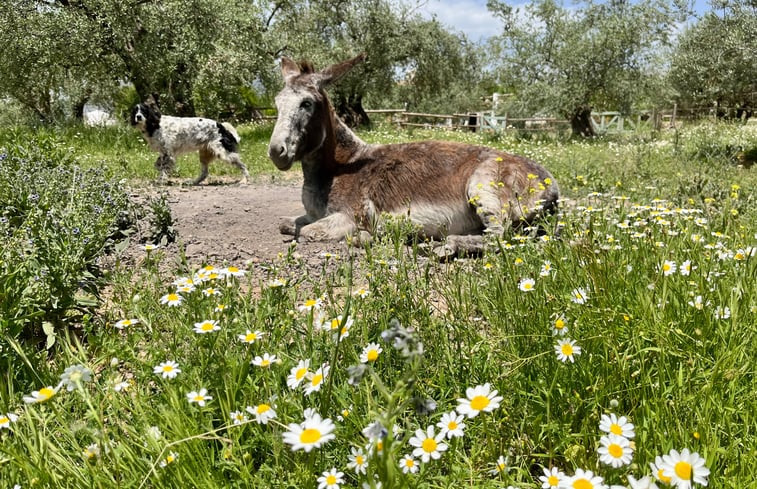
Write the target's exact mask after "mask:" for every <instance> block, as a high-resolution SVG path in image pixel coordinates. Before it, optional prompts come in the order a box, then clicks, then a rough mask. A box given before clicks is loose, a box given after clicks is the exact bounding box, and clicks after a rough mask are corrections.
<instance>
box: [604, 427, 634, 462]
mask: <svg viewBox="0 0 757 489" xmlns="http://www.w3.org/2000/svg"><path fill="white" fill-rule="evenodd" d="M599 444H600V447H599V448H598V449H597V453H599V461H600V462H602V463H603V464H607V465H610V466H612V467H615V468H618V467H622V466H624V465H628V464H630V463H631V459H632V458H633V449H632V448H631V442H629V441H628V438H624V437H622V436H619V435H613V434H611V435H605V436H603V437H602V438H600V439H599Z"/></svg>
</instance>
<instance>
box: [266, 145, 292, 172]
mask: <svg viewBox="0 0 757 489" xmlns="http://www.w3.org/2000/svg"><path fill="white" fill-rule="evenodd" d="M268 157H269V158H270V159H271V161H273V164H274V165H276V168H278V169H279V170H282V171H284V170H288V169H289V168H291V167H292V163H294V155H292V154H290V153H289V151H288V149H287V147H286V145H285V144H283V143H274V142H271V144H269V145H268Z"/></svg>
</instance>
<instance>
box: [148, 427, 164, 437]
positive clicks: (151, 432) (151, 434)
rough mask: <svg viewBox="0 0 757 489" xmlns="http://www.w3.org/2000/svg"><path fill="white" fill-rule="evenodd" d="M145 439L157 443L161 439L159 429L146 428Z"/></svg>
mask: <svg viewBox="0 0 757 489" xmlns="http://www.w3.org/2000/svg"><path fill="white" fill-rule="evenodd" d="M147 437H148V438H149V439H151V440H153V441H158V440H160V439H161V438H162V437H163V433H161V432H160V428H158V427H157V426H150V427H149V428H147Z"/></svg>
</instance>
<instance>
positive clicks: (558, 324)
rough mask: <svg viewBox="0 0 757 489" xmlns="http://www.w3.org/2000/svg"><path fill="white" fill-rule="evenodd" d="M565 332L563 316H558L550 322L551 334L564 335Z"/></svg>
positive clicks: (566, 332) (565, 326) (565, 324)
mask: <svg viewBox="0 0 757 489" xmlns="http://www.w3.org/2000/svg"><path fill="white" fill-rule="evenodd" d="M566 334H568V325H567V323H566V322H565V316H558V317H557V319H555V322H554V324H552V335H553V336H557V335H560V336H565V335H566Z"/></svg>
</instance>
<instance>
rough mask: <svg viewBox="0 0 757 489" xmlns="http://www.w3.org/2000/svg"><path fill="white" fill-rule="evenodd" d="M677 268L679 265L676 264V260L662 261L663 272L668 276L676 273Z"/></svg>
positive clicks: (661, 268)
mask: <svg viewBox="0 0 757 489" xmlns="http://www.w3.org/2000/svg"><path fill="white" fill-rule="evenodd" d="M677 269H678V267H677V265H676V262H674V261H670V260H665V261H664V262H662V267H660V270H661V271H662V274H663V275H665V276H666V277H667V276H669V275H673V274H674V273H676V270H677Z"/></svg>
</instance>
